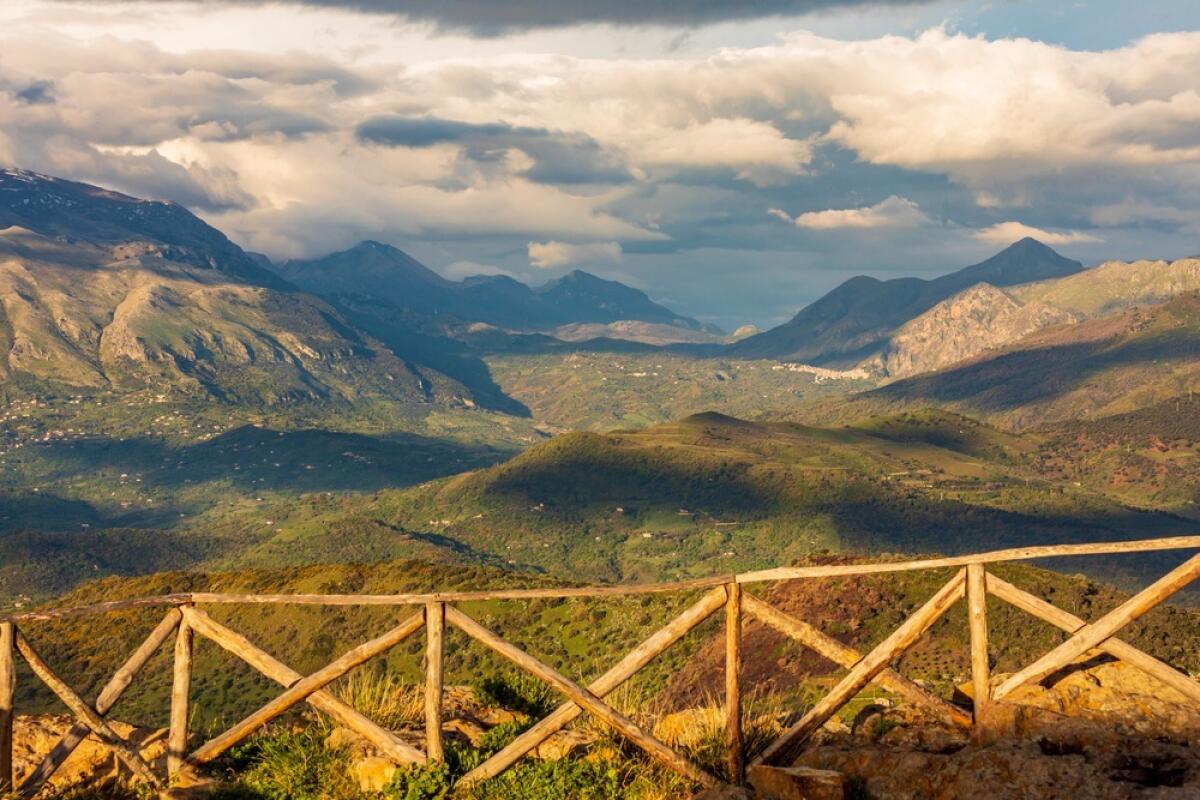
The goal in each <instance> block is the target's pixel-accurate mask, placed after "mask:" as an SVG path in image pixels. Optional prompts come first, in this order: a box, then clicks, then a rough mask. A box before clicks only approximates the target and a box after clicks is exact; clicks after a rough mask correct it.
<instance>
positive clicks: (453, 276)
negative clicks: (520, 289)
mask: <svg viewBox="0 0 1200 800" xmlns="http://www.w3.org/2000/svg"><path fill="white" fill-rule="evenodd" d="M440 272H441V273H442V277H443V278H448V279H450V280H452V281H461V280H462V279H463V278H470V277H473V276H475V275H504V276H505V277H508V278H516V275H514V274H513V272H512V271H511V270H507V269H504V268H503V267H497V266H496V265H495V264H480V263H479V262H477V261H455V262H454V263H453V264H447V265H446V266H444V267H442V269H441V270H440Z"/></svg>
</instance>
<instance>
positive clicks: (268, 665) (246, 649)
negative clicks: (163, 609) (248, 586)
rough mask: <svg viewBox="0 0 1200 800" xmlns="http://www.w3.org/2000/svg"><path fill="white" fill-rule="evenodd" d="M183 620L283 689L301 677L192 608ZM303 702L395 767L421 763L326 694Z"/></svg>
mask: <svg viewBox="0 0 1200 800" xmlns="http://www.w3.org/2000/svg"><path fill="white" fill-rule="evenodd" d="M183 618H184V621H185V622H186V623H187V624H188V625H190V626H191V627H192V628H193V629H195V631H196V632H197V633H199V634H200V635H202V636H204V637H205V638H207V639H210V640H212V641H213V642H215V643H216V644H217V645H219V646H220V647H222V648H224V649H225V650H227V651H229V652H230V653H232V654H234V655H235V656H237V657H238V658H240V659H242V660H243V661H245V662H246V663H247V664H249V665H250V666H252V667H254V668H255V669H256V670H258V671H259V672H261V673H262V674H263V675H266V676H267V677H268V678H270V679H271V680H273V681H275V682H276V683H278V684H280V685H282V686H283V687H284V688H287V687H290V686H293V685H295V684H296V683H297V682H298V681H300V680H303V678H304V676H303V675H301V674H300V673H298V672H296V671H295V670H294V669H292V668H291V667H289V666H287V665H286V664H284V663H282V662H281V661H279V660H278V659H276V658H275V657H274V656H272V655H270V654H268V653H266V652H264V651H263V650H261V649H259V648H258V647H256V646H255V645H254V644H252V643H251V642H250V640H249V639H247V638H246V637H245V636H242V635H241V634H240V633H237V632H235V631H232V630H230V629H229V628H227V627H225V626H224V625H222V624H221V623H219V622H217V621H216V620H214V619H213V618H212V617H210V616H208V615H207V614H205V613H204V612H203V611H200V610H199V609H196V608H184V609H183ZM307 701H308V703H309V705H311V706H312V707H313V708H315V709H317V710H318V711H321V712H323V713H325V714H328V715H329V716H330V717H332V718H333V719H334V720H336V721H337V722H339V723H341V724H342V725H345V726H346V727H347V728H349V729H350V730H352V731H354V732H355V733H357V734H358V735H359V736H362V737H363V738H364V739H366V740H367V741H368V742H370V743H371V744H372V745H374V746H375V747H376V748H377V749H378V750H379V751H380V752H382V753H383V754H384V755H385V756H387V757H388V758H390V759H392V760H393V761H395V762H396V763H397V764H413V763H418V764H419V763H424V761H425V754H424V753H422V752H421V751H420V750H417V749H416V748H415V747H411V746H409V745H407V744H405V743H404V742H402V741H401V740H400V739H399V738H398V737H396V736H395V735H394V734H392V733H390V732H389V731H386V730H384V729H383V728H381V727H379V726H378V725H376V724H375V723H374V722H372V721H371V720H369V719H367V718H366V717H365V716H363V715H362V714H360V713H359V712H358V711H355V710H354V709H353V708H351V707H350V706H348V705H346V704H345V703H343V702H342V701H341V700H338V699H337V698H336V697H334V696H333V695H331V694H329V693H328V692H326V691H324V690H321V691H319V692H313V693H312V694H311V695H309V696H308V698H307Z"/></svg>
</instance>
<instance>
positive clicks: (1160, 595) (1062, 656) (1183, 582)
mask: <svg viewBox="0 0 1200 800" xmlns="http://www.w3.org/2000/svg"><path fill="white" fill-rule="evenodd" d="M1197 576H1200V555H1196V556H1192V557H1191V558H1189V559H1188V560H1187V561H1185V562H1183V563H1182V564H1180V565H1179V566H1178V567H1176V568H1175V569H1173V570H1171V571H1170V572H1168V573H1167V574H1166V575H1164V576H1163V577H1161V578H1159V579H1158V580H1157V581H1155V582H1154V583H1152V584H1150V585H1149V586H1147V587H1146V588H1145V589H1143V590H1142V591H1140V592H1138V593H1137V594H1135V595H1134V596H1133V597H1131V598H1129V599H1128V600H1126V601H1125V602H1124V603H1122V604H1121V605H1119V606H1117V607H1116V608H1114V609H1113V610H1112V611H1110V612H1108V613H1107V614H1105V615H1104V616H1103V617H1101V618H1100V619H1098V620H1096V621H1095V622H1093V623H1092V624H1090V625H1085V626H1084V627H1082V628H1080V629H1079V630H1078V631H1077V632H1076V633H1075V634H1074V635H1073V636H1071V638H1070V639H1067V641H1065V642H1063V643H1062V644H1060V645H1059V646H1058V647H1055V648H1054V649H1053V650H1051V651H1050V652H1049V653H1046V654H1045V655H1044V656H1042V657H1041V658H1039V659H1038V660H1037V661H1035V662H1033V663H1032V664H1030V665H1029V666H1027V667H1026V668H1025V669H1023V670H1021V671H1020V672H1017V673H1015V674H1013V675H1011V676H1010V677H1009V678H1008V680H1006V681H1004V683H1002V684H1000V685H999V686H997V687H996V691H995V692H994V693H993V695H992V696H993V699H995V700H997V701H998V700H1002V699H1004V698H1005V697H1007V696H1008V695H1010V694H1012V693H1013V692H1014V691H1016V690H1017V689H1019V688H1020V687H1021V686H1024V685H1025V684H1027V683H1032V682H1035V681H1040V680H1042V679H1043V678H1045V677H1046V676H1048V675H1051V674H1053V673H1055V672H1057V671H1058V670H1060V669H1062V668H1063V667H1065V666H1066V665H1067V664H1070V663H1071V662H1072V661H1074V660H1075V659H1077V658H1079V657H1080V656H1081V655H1083V654H1084V653H1086V652H1087V651H1089V650H1092V649H1094V648H1095V647H1097V646H1098V645H1100V644H1101V643H1103V642H1105V641H1107V640H1108V639H1110V638H1111V637H1112V636H1113V635H1114V634H1116V632H1117V631H1119V630H1121V628H1124V627H1125V626H1126V625H1128V624H1129V623H1130V622H1133V621H1134V620H1135V619H1137V618H1138V617H1140V616H1142V615H1143V614H1145V613H1146V612H1147V611H1150V610H1151V609H1152V608H1154V607H1155V606H1157V605H1158V604H1159V603H1162V602H1163V601H1164V600H1166V599H1167V598H1168V597H1170V596H1171V595H1173V594H1175V593H1176V592H1177V591H1179V590H1180V589H1182V588H1183V587H1185V586H1187V585H1188V584H1189V583H1191V582H1192V581H1193V580H1195V579H1196V577H1197Z"/></svg>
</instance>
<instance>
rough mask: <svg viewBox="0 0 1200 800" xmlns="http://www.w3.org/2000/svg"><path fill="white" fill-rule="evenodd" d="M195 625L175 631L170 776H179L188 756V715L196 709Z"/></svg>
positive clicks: (168, 735)
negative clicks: (193, 674) (194, 688)
mask: <svg viewBox="0 0 1200 800" xmlns="http://www.w3.org/2000/svg"><path fill="white" fill-rule="evenodd" d="M194 639H195V635H194V634H193V632H192V626H191V625H189V624H188V623H187V622H186V621H185V622H183V623H182V624H180V626H179V632H178V633H176V634H175V660H174V662H173V664H172V668H171V723H170V727H169V728H168V731H167V775H168V776H169V777H171V778H174V777H175V776H177V775H179V773H180V770H182V769H183V765H184V762H185V760H186V759H187V744H188V718H189V716H190V715H191V708H192V648H193V646H194V644H195V642H194Z"/></svg>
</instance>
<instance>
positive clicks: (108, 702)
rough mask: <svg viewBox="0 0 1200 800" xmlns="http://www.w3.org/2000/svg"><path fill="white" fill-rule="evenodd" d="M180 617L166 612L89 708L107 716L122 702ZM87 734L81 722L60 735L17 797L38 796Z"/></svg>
mask: <svg viewBox="0 0 1200 800" xmlns="http://www.w3.org/2000/svg"><path fill="white" fill-rule="evenodd" d="M182 618H183V615H182V614H181V613H180V612H179V609H177V608H172V609H171V610H170V611H168V612H167V614H166V616H165V617H163V620H162V622H160V623H158V625H157V626H156V627H155V628H154V630H153V631H151V632H150V635H149V636H147V637H146V639H145V641H143V642H142V644H141V645H140V646H139V647H138V648H137V650H134V651H133V653H132V654H131V655H130V656H129V658H127V659H126V660H125V663H124V664H122V665H121V666H120V667H119V668H118V669H117V671H116V672H114V673H113V676H112V678H110V679H109V681H108V683H107V684H105V686H104V688H103V689H101V690H100V694H98V695H97V696H96V702H95V703H93V704H92V708H93V709H95V711H96V713H97V714H98V715H99V716H101V717H103V716H106V715H107V714H108V712H109V711H111V710H112V708H113V706H115V705H116V704H117V701H118V700H120V699H121V696H122V695H124V694H125V690H126V689H128V688H129V685H130V684H131V683H133V679H134V678H136V677H137V675H138V673H139V672H141V671H142V668H143V667H145V666H146V663H147V662H148V661H149V660H150V659H151V658H152V657H153V656H154V654H155V653H156V652H158V649H159V648H160V647H162V644H163V642H165V641H166V640H167V639H168V638H170V636H171V634H173V633H174V632H175V629H176V628H178V627H179V621H180V620H181V619H182ZM89 733H91V728H89V727H88V726H87V725H84V724H83V723H82V722H76V723H75V724H74V725H72V726H71V728H70V730H68V731H67V732H66V733H65V734H63V735H62V738H60V739H59V740H58V742H57V743H56V744H55V745H54V747H53V748H51V750H50V752H49V753H47V754H46V757H45V758H43V759H42V761H41V763H40V764H38V766H37V767H36V768H35V769H34V770H33V772H31V773H30V774H29V775H28V776H27V777H26V778H25V780H24V781H22V783H21V787H20V789H19V790H18V795H20V796H22V797H32V796H33V795H35V794H37V792H38V791H39V790H40V789H41V788H42V786H43V785H44V784H45V783H46V781H48V780H49V779H50V778H51V777H52V776H53V775H54V773H55V772H57V771H58V770H59V768H60V767H62V765H63V764H64V763H65V762H66V760H67V759H68V758H69V757H70V755H71V753H73V752H75V749H76V748H77V747H79V745H80V744H81V743H82V742H83V740H84V739H86V738H87V736H88V734H89Z"/></svg>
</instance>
